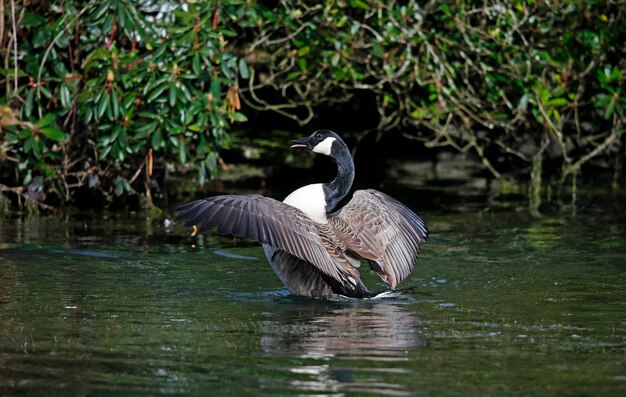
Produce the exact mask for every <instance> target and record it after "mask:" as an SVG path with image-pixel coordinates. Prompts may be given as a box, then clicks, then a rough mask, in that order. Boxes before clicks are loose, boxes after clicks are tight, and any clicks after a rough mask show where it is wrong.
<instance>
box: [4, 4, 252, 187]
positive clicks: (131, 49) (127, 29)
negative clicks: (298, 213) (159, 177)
mask: <svg viewBox="0 0 626 397" xmlns="http://www.w3.org/2000/svg"><path fill="white" fill-rule="evenodd" d="M215 4H216V3H215V2H199V3H190V4H182V3H181V4H179V3H173V2H164V1H142V2H134V1H126V0H107V1H103V2H93V1H78V0H75V1H63V2H52V4H48V5H43V4H41V5H32V6H30V7H27V9H25V10H24V14H23V17H22V19H21V20H20V21H19V29H20V33H21V34H20V36H19V40H18V44H19V54H20V58H19V59H15V58H12V60H11V65H10V68H9V69H7V70H5V71H4V72H5V73H6V76H7V78H6V80H5V81H4V83H5V87H6V92H5V94H4V95H5V97H4V99H3V102H4V103H7V104H9V105H10V107H11V108H13V109H15V110H14V112H15V113H16V115H15V116H16V117H15V118H16V119H18V120H19V123H18V124H15V123H3V124H7V125H6V126H5V127H6V130H5V131H4V137H3V138H4V139H5V141H6V147H5V151H6V153H8V154H9V157H10V158H11V159H12V160H13V162H14V163H17V164H16V165H17V169H18V170H19V171H20V172H21V173H22V174H24V175H28V176H29V178H27V179H26V180H24V183H28V182H29V181H30V176H31V175H33V174H43V175H44V176H45V177H46V180H47V181H48V183H49V184H50V187H51V188H52V189H53V190H55V191H56V192H57V193H58V195H59V196H60V197H61V198H63V199H66V198H69V197H70V193H71V191H70V190H71V187H72V186H70V185H72V184H73V185H83V184H85V183H86V182H87V180H88V177H89V176H90V175H93V174H96V175H98V174H100V176H101V178H99V180H100V181H104V183H109V186H105V187H104V188H105V190H107V191H108V192H109V193H113V194H115V195H120V194H122V193H123V192H128V191H130V190H131V187H130V185H129V183H128V179H130V177H131V176H132V175H133V174H134V173H135V170H136V169H137V168H138V167H141V164H142V162H143V161H144V158H145V156H146V155H147V154H148V151H149V149H153V153H154V156H155V158H156V159H157V161H160V162H165V161H167V160H170V159H176V160H178V161H179V162H180V163H181V164H185V163H187V162H188V161H193V162H194V163H195V164H197V165H198V167H199V168H200V169H201V173H200V175H202V177H204V178H206V177H207V175H209V174H210V173H213V172H215V171H216V162H215V156H216V152H217V151H218V150H219V149H220V148H224V147H228V145H229V144H230V140H231V138H230V135H229V133H228V132H229V128H230V124H231V123H233V122H235V121H237V122H241V121H245V120H246V118H245V116H243V115H242V114H241V113H239V107H240V106H239V102H238V101H239V99H238V82H237V80H238V78H239V75H241V76H246V74H247V73H248V71H247V65H246V63H245V61H244V60H243V59H240V58H237V57H236V56H235V55H234V54H233V53H232V52H231V51H229V50H227V49H226V39H225V38H226V37H227V36H232V35H233V34H234V33H233V32H231V31H229V30H227V29H225V28H223V27H222V26H221V24H220V23H219V19H217V18H218V17H215V13H219V14H221V19H225V20H227V21H228V20H229V19H230V18H232V17H234V16H235V14H237V13H241V12H242V10H244V9H245V8H246V7H247V6H246V4H245V3H244V2H242V1H220V2H219V8H218V9H216V8H215ZM214 18H216V19H215V22H216V26H215V28H212V24H213V21H214ZM6 51H9V53H10V55H14V54H13V53H11V52H10V51H11V49H10V48H7V49H6ZM13 64H15V65H16V67H17V68H18V69H17V73H18V74H17V76H18V79H17V80H16V81H17V85H16V86H15V85H14V78H13V77H14V72H13V70H14V68H13ZM226 93H227V94H226ZM10 110H11V109H9V111H10ZM11 124H13V125H12V126H11ZM212 159H213V160H212ZM3 165H6V164H3ZM110 165H113V167H110Z"/></svg>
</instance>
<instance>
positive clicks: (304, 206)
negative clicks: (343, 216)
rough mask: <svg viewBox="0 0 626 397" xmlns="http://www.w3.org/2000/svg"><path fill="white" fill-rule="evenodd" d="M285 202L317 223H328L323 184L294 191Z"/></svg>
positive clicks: (315, 184)
mask: <svg viewBox="0 0 626 397" xmlns="http://www.w3.org/2000/svg"><path fill="white" fill-rule="evenodd" d="M283 202H284V203H285V204H289V205H290V206H292V207H296V208H298V209H299V210H300V211H302V212H304V213H305V214H306V215H307V216H308V217H309V218H311V219H312V220H313V221H314V222H317V223H327V222H328V218H326V195H325V194H324V188H323V186H322V184H321V183H314V184H312V185H306V186H303V187H301V188H300V189H297V190H294V191H293V192H292V193H291V194H290V195H289V196H287V197H286V198H285V199H284V200H283Z"/></svg>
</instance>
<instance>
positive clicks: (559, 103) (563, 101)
mask: <svg viewBox="0 0 626 397" xmlns="http://www.w3.org/2000/svg"><path fill="white" fill-rule="evenodd" d="M567 103H568V102H567V99H565V98H553V99H550V100H549V101H548V103H547V105H549V106H565V105H567Z"/></svg>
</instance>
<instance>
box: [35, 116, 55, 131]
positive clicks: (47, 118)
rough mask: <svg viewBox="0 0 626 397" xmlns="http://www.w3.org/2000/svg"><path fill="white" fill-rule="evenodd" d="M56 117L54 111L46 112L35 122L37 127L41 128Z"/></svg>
mask: <svg viewBox="0 0 626 397" xmlns="http://www.w3.org/2000/svg"><path fill="white" fill-rule="evenodd" d="M56 118H57V116H56V115H55V114H54V113H46V114H45V116H43V117H42V118H41V120H39V121H38V122H37V127H39V128H42V127H46V126H49V125H50V124H52V123H54V120H56Z"/></svg>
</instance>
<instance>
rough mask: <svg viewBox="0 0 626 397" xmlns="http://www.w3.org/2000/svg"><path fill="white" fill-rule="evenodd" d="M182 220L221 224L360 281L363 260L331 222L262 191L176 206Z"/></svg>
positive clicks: (224, 230)
mask: <svg viewBox="0 0 626 397" xmlns="http://www.w3.org/2000/svg"><path fill="white" fill-rule="evenodd" d="M174 211H175V212H178V213H179V214H178V216H177V217H176V219H177V220H184V221H185V225H186V226H197V227H198V230H199V231H200V232H203V231H207V230H210V229H213V228H215V227H217V232H218V233H220V234H234V235H236V236H241V237H246V238H249V239H251V240H256V241H258V242H260V243H262V244H267V245H270V246H272V247H275V248H279V249H282V250H284V251H287V252H289V253H290V254H292V255H294V256H296V257H298V258H300V259H302V260H305V261H307V262H309V263H311V264H312V265H314V266H315V267H317V268H318V269H319V270H320V271H321V272H322V273H323V274H325V275H327V276H329V277H332V278H333V279H335V280H337V281H339V282H341V283H342V284H345V285H356V280H355V278H356V279H358V278H359V273H358V271H357V270H356V267H357V266H358V262H357V261H355V260H354V259H351V258H349V257H347V256H346V255H345V253H344V251H345V247H342V246H341V241H340V240H338V239H337V238H336V237H335V236H334V235H333V233H332V230H331V229H330V227H329V225H322V224H318V223H315V222H313V221H312V220H311V219H310V218H309V217H308V216H307V215H306V214H305V213H304V212H302V211H301V210H299V209H297V208H295V207H292V206H290V205H288V204H285V203H283V202H280V201H278V200H274V199H272V198H269V197H265V196H261V195H256V194H255V195H223V196H215V197H209V198H206V199H202V200H197V201H193V202H191V203H187V204H183V205H181V206H179V207H177V208H174Z"/></svg>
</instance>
